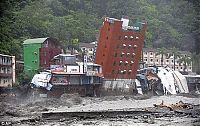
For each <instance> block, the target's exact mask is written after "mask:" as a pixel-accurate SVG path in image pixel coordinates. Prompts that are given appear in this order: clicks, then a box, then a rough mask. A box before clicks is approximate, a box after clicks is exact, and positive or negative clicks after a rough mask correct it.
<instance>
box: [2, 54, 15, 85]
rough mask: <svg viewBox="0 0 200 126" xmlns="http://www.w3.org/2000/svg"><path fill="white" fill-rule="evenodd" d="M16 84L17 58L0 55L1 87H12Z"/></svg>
mask: <svg viewBox="0 0 200 126" xmlns="http://www.w3.org/2000/svg"><path fill="white" fill-rule="evenodd" d="M14 83H15V56H9V55H3V54H0V87H12V86H13V84H14Z"/></svg>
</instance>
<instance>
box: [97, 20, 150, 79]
mask: <svg viewBox="0 0 200 126" xmlns="http://www.w3.org/2000/svg"><path fill="white" fill-rule="evenodd" d="M128 23H129V20H128V19H125V18H122V19H121V20H118V19H115V18H109V17H107V18H105V20H104V22H103V26H102V27H101V30H100V36H99V40H98V46H97V50H96V57H95V63H97V64H100V65H102V71H103V75H104V77H105V78H106V79H135V78H136V73H137V69H138V67H139V61H140V59H141V53H142V48H143V45H144V35H145V31H146V23H142V22H137V23H136V24H135V25H134V26H129V25H128Z"/></svg>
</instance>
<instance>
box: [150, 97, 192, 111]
mask: <svg viewBox="0 0 200 126" xmlns="http://www.w3.org/2000/svg"><path fill="white" fill-rule="evenodd" d="M154 107H161V108H164V107H166V108H169V109H170V110H171V111H172V110H175V109H192V105H190V104H188V103H184V102H183V101H179V102H177V103H176V104H164V101H163V100H162V102H161V104H159V105H157V104H154Z"/></svg>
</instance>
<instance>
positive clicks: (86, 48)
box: [79, 41, 97, 62]
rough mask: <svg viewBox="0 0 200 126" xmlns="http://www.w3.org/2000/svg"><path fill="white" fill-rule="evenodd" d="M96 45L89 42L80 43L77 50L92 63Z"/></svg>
mask: <svg viewBox="0 0 200 126" xmlns="http://www.w3.org/2000/svg"><path fill="white" fill-rule="evenodd" d="M96 45H97V42H96V41H95V42H91V43H80V44H79V48H80V49H81V51H82V52H84V54H85V55H86V56H87V58H88V61H91V62H93V61H94V59H95V53H96Z"/></svg>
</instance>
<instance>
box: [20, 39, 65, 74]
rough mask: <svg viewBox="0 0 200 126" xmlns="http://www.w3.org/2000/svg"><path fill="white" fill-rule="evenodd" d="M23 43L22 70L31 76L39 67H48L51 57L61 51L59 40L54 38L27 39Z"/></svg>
mask: <svg viewBox="0 0 200 126" xmlns="http://www.w3.org/2000/svg"><path fill="white" fill-rule="evenodd" d="M23 45H24V71H25V74H26V75H29V76H33V75H34V74H35V73H37V72H38V71H39V70H40V69H49V68H50V62H51V61H52V58H53V57H54V56H56V55H58V54H60V53H61V49H60V47H59V42H58V41H57V40H56V39H54V38H49V37H48V38H36V39H27V40H25V41H24V43H23Z"/></svg>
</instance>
